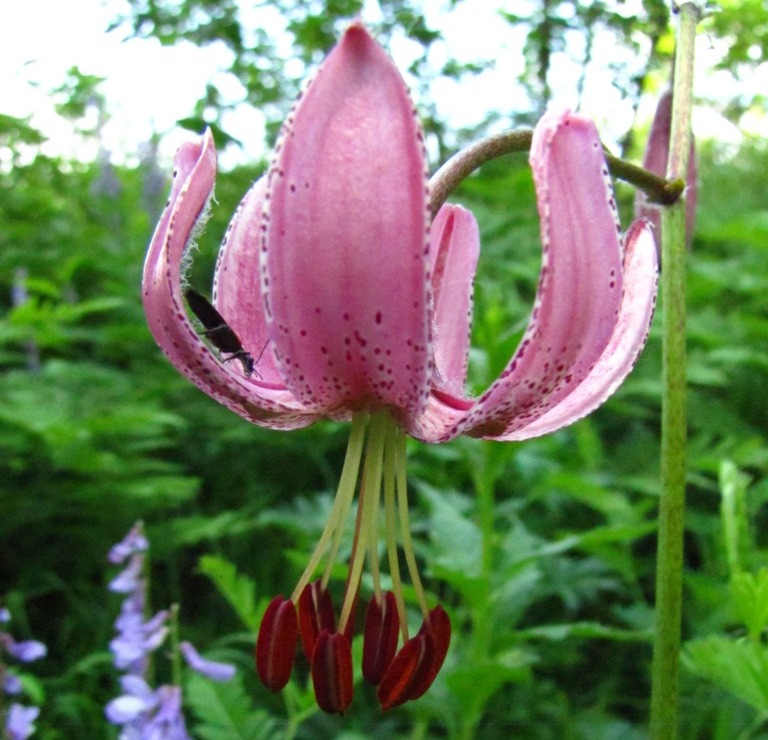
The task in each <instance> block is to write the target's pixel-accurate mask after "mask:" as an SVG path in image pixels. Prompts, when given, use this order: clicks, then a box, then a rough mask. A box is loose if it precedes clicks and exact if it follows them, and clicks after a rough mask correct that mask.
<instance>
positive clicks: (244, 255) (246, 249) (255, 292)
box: [213, 177, 285, 387]
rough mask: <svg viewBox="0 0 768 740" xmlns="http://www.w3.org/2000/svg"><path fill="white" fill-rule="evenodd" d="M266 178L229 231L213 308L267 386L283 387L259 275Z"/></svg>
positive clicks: (255, 186) (249, 196) (245, 200)
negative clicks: (228, 326) (270, 339)
mask: <svg viewBox="0 0 768 740" xmlns="http://www.w3.org/2000/svg"><path fill="white" fill-rule="evenodd" d="M266 192H267V178H266V177H262V178H260V179H259V180H257V181H256V182H255V183H254V184H253V186H252V187H251V189H250V190H249V191H248V192H247V193H246V194H245V197H244V198H243V199H242V201H240V205H239V206H238V207H237V210H236V211H235V215H234V216H233V217H232V221H231V222H230V224H229V227H228V228H227V233H226V234H225V236H224V241H223V242H222V244H221V249H220V250H219V256H218V259H217V261H216V272H215V274H214V278H213V305H214V306H216V308H217V310H218V311H219V313H221V315H222V316H225V317H226V319H227V323H228V324H229V325H230V326H231V327H232V329H233V330H234V332H235V333H236V334H237V336H238V337H239V338H240V341H241V342H242V343H243V347H244V349H245V350H246V351H247V352H248V353H249V354H250V355H251V357H253V359H254V360H257V359H258V362H257V363H256V367H255V371H256V372H257V373H258V375H259V376H260V377H261V379H262V380H263V381H264V382H265V383H270V384H274V385H275V386H278V387H282V386H284V385H285V384H284V383H283V380H282V378H281V377H280V372H279V371H278V369H277V367H276V365H275V360H274V356H273V354H272V352H271V351H270V350H269V347H268V346H267V345H268V332H267V323H266V319H265V316H264V302H263V301H262V299H261V279H260V275H259V237H260V234H261V231H260V227H261V219H262V215H263V211H264V196H265V194H266Z"/></svg>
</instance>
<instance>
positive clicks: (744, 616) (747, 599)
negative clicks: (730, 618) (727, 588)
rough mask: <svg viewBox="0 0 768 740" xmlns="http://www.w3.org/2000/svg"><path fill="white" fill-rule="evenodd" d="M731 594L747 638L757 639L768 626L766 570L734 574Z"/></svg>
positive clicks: (767, 578)
mask: <svg viewBox="0 0 768 740" xmlns="http://www.w3.org/2000/svg"><path fill="white" fill-rule="evenodd" d="M731 594H733V604H734V607H735V608H736V612H737V614H738V615H739V619H740V620H741V621H742V622H743V623H744V626H745V627H746V628H747V632H749V636H750V637H752V638H754V639H758V638H759V637H760V635H761V634H762V632H763V630H764V629H765V627H766V625H768V568H761V569H760V570H759V571H758V572H757V573H735V574H734V576H733V578H732V579H731Z"/></svg>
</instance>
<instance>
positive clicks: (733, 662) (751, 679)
mask: <svg viewBox="0 0 768 740" xmlns="http://www.w3.org/2000/svg"><path fill="white" fill-rule="evenodd" d="M681 657H682V663H683V665H684V666H685V667H686V668H687V669H688V670H689V671H691V672H692V673H694V674H696V675H697V676H700V677H701V678H704V679H707V680H708V681H711V682H712V683H714V684H716V685H717V686H720V687H721V688H723V689H725V690H726V691H729V692H730V693H732V694H733V695H734V696H737V697H738V698H739V699H741V700H742V701H744V702H746V703H747V704H749V705H750V706H752V707H754V708H755V709H756V710H757V711H758V712H760V714H761V715H763V716H768V648H767V647H766V646H765V645H761V644H760V643H758V642H756V641H754V640H731V639H729V638H727V637H723V636H721V635H710V636H709V637H705V638H703V639H701V640H692V641H691V642H689V643H687V644H686V645H685V647H684V648H683V652H682V656H681Z"/></svg>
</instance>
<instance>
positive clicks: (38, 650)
mask: <svg viewBox="0 0 768 740" xmlns="http://www.w3.org/2000/svg"><path fill="white" fill-rule="evenodd" d="M0 644H2V645H3V647H4V648H5V650H6V652H7V653H8V655H12V656H13V657H14V658H16V660H20V661H21V662H22V663H31V662H32V661H34V660H39V659H40V658H44V657H45V655H46V653H47V652H48V649H47V648H46V647H45V645H43V643H42V642H39V641H38V640H22V641H21V642H16V640H14V639H13V638H12V637H11V636H10V635H9V634H7V633H5V632H3V633H0Z"/></svg>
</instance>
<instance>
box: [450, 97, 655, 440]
mask: <svg viewBox="0 0 768 740" xmlns="http://www.w3.org/2000/svg"><path fill="white" fill-rule="evenodd" d="M531 165H532V168H533V176H534V181H535V184H536V195H537V202H538V207H539V215H540V218H541V235H542V244H543V250H544V254H543V265H542V270H541V275H540V278H539V287H538V291H537V295H536V301H535V304H534V309H533V313H532V315H531V318H530V321H529V324H528V328H527V330H526V332H525V335H524V337H523V340H522V342H521V343H520V346H519V347H518V349H517V352H516V353H515V355H514V357H513V358H512V360H511V361H510V363H509V364H508V365H507V367H506V368H505V370H504V371H503V372H502V374H501V376H500V377H499V378H498V379H497V380H496V381H495V382H494V383H493V385H491V387H490V388H489V389H488V390H487V391H486V392H485V393H484V394H483V395H482V396H481V397H480V398H479V399H478V401H477V403H476V404H475V406H474V408H472V410H471V411H470V412H469V413H468V414H467V415H466V416H465V417H464V418H463V419H462V420H461V421H460V422H459V424H457V425H456V426H454V428H453V429H451V430H450V431H449V432H448V434H447V435H446V436H454V435H455V434H458V433H466V434H471V435H472V436H479V437H486V438H492V439H512V438H519V437H524V436H527V435H526V434H525V432H524V430H525V429H526V428H527V427H529V425H531V424H533V423H534V422H535V421H536V420H537V419H539V418H541V417H542V416H544V414H546V413H547V412H549V411H550V410H551V409H553V408H555V407H556V406H557V405H558V404H559V403H561V402H563V401H564V400H565V399H567V398H568V396H569V395H570V394H571V393H573V392H574V391H575V389H577V388H578V387H579V385H580V384H581V383H583V382H584V380H585V379H586V378H587V377H589V375H590V373H591V372H592V370H593V368H594V366H595V364H596V363H597V362H598V360H600V358H601V357H602V356H603V354H604V352H605V350H606V347H607V346H608V344H609V342H610V341H611V338H612V337H613V336H614V331H615V328H616V324H617V321H618V320H619V312H620V309H621V305H622V296H623V294H624V285H623V276H622V271H623V264H622V253H621V245H620V242H619V229H620V227H619V224H618V218H617V212H616V204H615V200H614V196H613V192H612V188H611V184H610V180H609V177H608V169H607V166H606V164H605V159H604V157H603V151H602V146H601V143H600V139H599V137H598V134H597V130H596V128H595V126H594V124H593V123H592V122H591V121H590V120H588V119H586V118H582V117H580V116H576V115H573V114H571V113H567V112H566V113H560V114H556V113H547V114H546V115H545V116H544V117H543V118H542V119H541V121H540V122H539V124H538V125H537V127H536V129H535V131H534V135H533V142H532V146H531ZM654 295H655V294H654V293H653V292H649V293H648V294H647V295H646V296H645V298H646V300H647V301H652V300H653V296H654ZM640 346H642V341H640V342H639V344H638V346H636V347H631V348H628V349H629V350H631V351H630V352H629V354H630V355H631V356H632V358H634V357H635V356H636V354H637V350H639V347H640ZM564 423H567V421H565V422H564Z"/></svg>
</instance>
